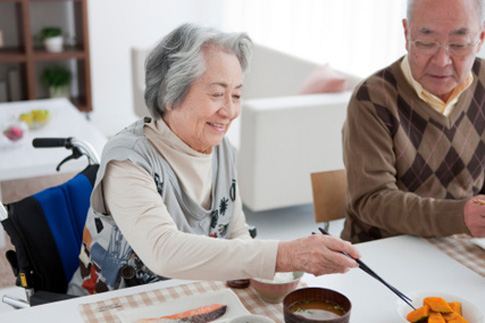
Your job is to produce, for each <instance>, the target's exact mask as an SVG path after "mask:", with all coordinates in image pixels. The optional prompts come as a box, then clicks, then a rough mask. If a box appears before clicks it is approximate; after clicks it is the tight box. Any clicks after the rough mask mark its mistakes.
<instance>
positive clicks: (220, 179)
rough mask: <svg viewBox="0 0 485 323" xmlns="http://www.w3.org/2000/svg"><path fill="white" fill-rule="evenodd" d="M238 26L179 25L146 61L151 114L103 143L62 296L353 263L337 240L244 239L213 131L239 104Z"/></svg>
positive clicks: (243, 45) (226, 147)
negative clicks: (226, 29) (75, 262)
mask: <svg viewBox="0 0 485 323" xmlns="http://www.w3.org/2000/svg"><path fill="white" fill-rule="evenodd" d="M250 48H251V41H250V39H249V38H248V36H247V35H246V34H227V33H221V32H218V31H215V30H212V29H208V28H203V27H199V26H194V25H190V24H186V25H182V26H180V27H179V28H177V29H175V30H174V31H173V32H171V33H170V34H169V35H167V36H166V37H165V38H164V39H163V40H162V41H161V42H160V44H159V45H158V46H156V48H155V49H154V50H153V51H152V52H151V54H150V55H149V57H148V58H147V61H146V91H145V101H146V103H147V106H148V108H149V110H150V113H151V115H152V118H148V117H145V118H144V119H142V120H139V121H138V122H136V123H134V124H132V125H131V126H129V127H127V128H125V129H124V130H123V131H121V132H120V133H119V134H117V135H116V136H114V137H113V138H111V139H110V140H109V142H108V143H107V145H106V147H105V148H104V150H103V154H102V158H101V159H102V162H101V165H100V169H99V171H98V175H97V181H96V183H95V186H94V190H93V194H92V197H91V207H90V210H89V213H88V218H87V220H86V227H85V230H84V236H83V244H82V250H81V254H80V256H79V259H80V268H79V269H78V270H77V271H76V273H75V274H74V277H73V278H72V280H71V283H70V285H69V290H68V293H69V294H74V295H82V294H87V293H97V292H102V291H106V290H111V289H116V288H121V287H123V286H126V285H131V284H139V283H147V282H151V281H156V280H159V279H163V277H170V278H179V279H197V280H231V279H242V278H248V277H262V278H268V279H270V278H272V277H273V276H274V274H275V272H277V271H280V272H288V271H296V270H298V271H306V272H309V273H312V274H315V275H321V274H326V273H337V272H346V271H347V270H349V268H350V267H355V266H357V264H356V262H355V261H354V260H353V259H350V258H348V257H346V256H344V255H342V254H341V253H339V251H344V252H347V253H349V254H350V255H352V256H353V257H359V253H358V251H357V250H356V249H355V248H354V247H353V246H351V245H350V243H348V242H344V241H343V240H340V239H339V238H334V237H329V236H324V235H313V236H309V237H305V238H302V239H298V240H294V241H281V242H279V241H263V240H258V239H251V238H250V235H249V233H248V226H247V224H246V221H245V217H244V213H243V211H242V202H241V198H240V196H239V192H238V189H237V176H236V166H235V150H234V148H233V147H232V146H231V145H230V143H229V141H228V140H227V138H226V137H225V136H224V135H225V133H226V132H227V130H228V129H229V126H230V125H231V122H232V121H233V120H234V119H235V118H236V117H237V116H238V115H239V113H240V109H241V91H242V86H243V75H242V72H243V71H244V70H246V68H247V66H248V61H249V58H250V51H251V49H250Z"/></svg>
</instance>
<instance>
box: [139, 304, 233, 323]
mask: <svg viewBox="0 0 485 323" xmlns="http://www.w3.org/2000/svg"><path fill="white" fill-rule="evenodd" d="M226 309H227V305H220V304H212V305H207V306H202V307H198V308H195V309H193V310H188V311H185V312H183V313H178V314H174V315H169V316H162V317H155V318H149V319H140V320H138V321H137V323H178V322H180V323H205V322H210V321H214V320H217V319H218V318H219V317H221V316H222V315H224V313H226Z"/></svg>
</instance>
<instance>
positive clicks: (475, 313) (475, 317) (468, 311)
mask: <svg viewBox="0 0 485 323" xmlns="http://www.w3.org/2000/svg"><path fill="white" fill-rule="evenodd" d="M405 294H406V295H407V296H409V297H410V298H411V299H412V300H413V301H412V302H411V304H412V305H413V306H414V307H416V308H419V307H421V306H423V299H425V298H426V297H441V298H443V299H444V300H445V301H447V302H460V303H461V310H462V315H463V318H464V319H466V320H467V321H468V322H470V323H485V318H484V316H483V313H482V311H481V310H480V309H479V308H478V306H476V305H475V304H473V303H472V302H470V301H469V300H467V299H465V298H463V297H461V296H458V295H454V294H451V293H447V292H442V291H415V292H410V293H405ZM411 311H412V309H411V307H409V305H407V304H406V303H404V302H403V301H402V300H398V301H397V314H398V315H399V317H400V318H401V319H402V322H408V320H407V319H406V317H407V315H408V314H409V313H410V312H411Z"/></svg>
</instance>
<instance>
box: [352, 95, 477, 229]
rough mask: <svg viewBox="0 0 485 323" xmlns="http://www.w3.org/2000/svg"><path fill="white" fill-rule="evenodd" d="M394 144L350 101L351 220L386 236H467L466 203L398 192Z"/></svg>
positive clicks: (364, 108)
mask: <svg viewBox="0 0 485 323" xmlns="http://www.w3.org/2000/svg"><path fill="white" fill-rule="evenodd" d="M393 145H394V143H393V138H392V135H391V132H390V130H389V128H388V127H387V126H386V124H385V123H384V121H383V120H382V119H381V118H379V116H378V115H377V113H376V110H375V108H374V106H373V105H372V103H371V102H370V101H365V102H363V101H358V100H357V99H356V98H355V97H353V98H352V100H351V101H350V103H349V107H348V112H347V120H346V123H345V125H344V129H343V151H344V163H345V166H346V170H347V178H348V193H349V202H348V203H349V204H348V208H349V210H348V211H349V213H350V214H351V216H354V217H357V218H358V219H359V220H360V221H362V222H363V223H365V224H367V225H370V226H373V227H377V228H382V229H384V230H386V231H387V232H388V233H390V234H411V235H417V236H423V237H430V236H447V235H451V234H456V233H468V229H467V228H466V225H465V222H464V218H463V208H464V205H465V203H466V200H463V199H462V200H450V199H435V198H431V197H426V196H419V195H417V194H415V193H413V192H407V191H403V190H400V189H399V187H398V185H397V180H396V177H397V171H396V167H395V163H396V158H397V156H396V155H395V149H394V148H395V147H394V146H393Z"/></svg>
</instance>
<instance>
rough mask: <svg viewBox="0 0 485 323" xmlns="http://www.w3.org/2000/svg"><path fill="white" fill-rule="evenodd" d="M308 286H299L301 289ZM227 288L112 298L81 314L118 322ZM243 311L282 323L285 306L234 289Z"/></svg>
mask: <svg viewBox="0 0 485 323" xmlns="http://www.w3.org/2000/svg"><path fill="white" fill-rule="evenodd" d="M303 286H306V284H305V283H302V282H300V286H299V287H303ZM224 288H228V287H227V286H226V284H225V283H224V282H215V281H201V282H196V283H189V284H183V285H179V286H173V287H168V288H162V289H157V290H153V291H147V292H141V293H138V294H133V295H128V296H122V297H113V298H110V299H107V300H104V301H99V302H94V303H88V304H81V305H79V311H80V313H81V316H82V318H83V320H84V321H85V322H90V323H91V322H119V319H118V316H117V315H116V312H117V311H121V310H126V309H129V308H136V307H141V306H149V305H153V304H157V303H159V302H166V301H170V300H173V299H176V298H179V297H184V296H191V295H196V294H202V293H206V292H210V291H217V290H221V289H224ZM232 291H233V292H234V293H235V294H236V295H237V296H238V298H239V300H240V301H241V303H243V305H244V307H246V309H247V310H248V311H249V312H251V313H252V314H259V315H264V316H267V317H270V318H271V319H273V320H274V321H275V322H283V305H282V304H281V303H279V304H269V303H266V302H264V301H263V300H262V299H261V298H260V296H259V295H258V294H257V292H256V291H255V290H254V289H253V288H252V287H249V288H245V289H232Z"/></svg>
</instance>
